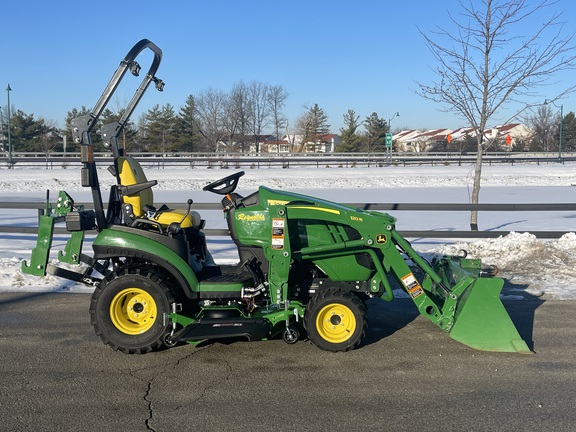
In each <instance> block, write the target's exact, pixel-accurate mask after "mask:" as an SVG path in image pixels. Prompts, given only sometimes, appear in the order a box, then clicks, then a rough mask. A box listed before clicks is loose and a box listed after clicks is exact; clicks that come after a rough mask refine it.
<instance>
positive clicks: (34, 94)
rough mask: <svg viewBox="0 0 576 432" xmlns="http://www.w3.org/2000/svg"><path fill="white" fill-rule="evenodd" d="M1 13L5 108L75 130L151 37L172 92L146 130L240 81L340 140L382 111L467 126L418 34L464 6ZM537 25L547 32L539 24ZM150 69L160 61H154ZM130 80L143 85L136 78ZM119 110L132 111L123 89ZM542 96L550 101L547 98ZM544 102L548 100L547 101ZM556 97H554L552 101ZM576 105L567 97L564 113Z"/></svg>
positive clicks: (117, 4) (147, 99) (64, 8)
mask: <svg viewBox="0 0 576 432" xmlns="http://www.w3.org/2000/svg"><path fill="white" fill-rule="evenodd" d="M5 3H7V4H5V5H3V6H2V8H1V9H0V12H1V14H0V29H1V30H0V89H1V90H3V91H2V92H0V106H2V107H4V106H5V105H6V103H7V97H6V91H5V89H6V86H7V84H8V83H9V84H10V86H11V88H12V92H11V93H10V101H11V105H12V106H13V107H14V108H16V109H21V110H22V111H24V112H26V113H28V114H32V113H33V114H34V116H35V117H43V118H45V119H48V120H52V121H55V122H57V124H58V125H59V126H60V127H63V126H64V118H65V117H66V113H67V112H68V111H70V110H71V109H72V108H75V107H76V108H80V107H81V106H83V105H84V106H86V107H88V108H91V107H92V106H93V105H94V104H95V103H96V101H97V99H98V97H99V96H100V93H101V91H102V90H103V89H104V87H105V86H106V84H107V83H108V81H109V79H110V77H111V76H112V74H113V72H114V71H115V70H116V68H117V67H118V64H119V62H120V60H121V59H122V58H123V57H124V55H125V54H126V53H127V52H128V50H129V49H130V48H131V47H132V45H133V44H134V43H136V42H137V41H138V40H140V39H142V38H147V39H150V40H151V41H152V42H154V43H155V44H157V45H158V46H159V47H160V48H161V49H162V50H163V53H164V57H163V60H162V64H161V65H160V68H159V71H158V73H157V76H158V77H160V78H162V79H163V80H164V82H165V83H166V87H165V91H164V92H163V93H159V92H157V91H156V90H154V89H153V88H150V90H149V91H148V92H147V93H146V95H145V96H144V98H143V99H142V102H141V103H140V106H139V109H138V110H137V112H136V113H135V118H134V120H136V119H137V117H138V115H139V114H141V113H142V112H143V111H146V110H147V109H149V108H151V107H152V106H153V105H154V104H160V105H164V104H166V103H170V104H172V105H173V106H174V107H175V108H176V109H178V108H179V107H180V106H182V105H183V104H184V102H185V100H186V98H187V97H188V95H190V94H195V93H198V92H199V91H202V90H205V89H207V88H208V87H213V88H216V89H221V90H224V91H228V90H230V88H231V87H232V85H233V84H234V83H235V82H239V81H240V80H243V81H245V82H249V81H252V80H256V81H262V82H265V83H269V84H272V85H275V84H281V85H282V86H283V87H284V88H285V89H286V90H287V91H288V93H289V97H288V100H287V105H286V109H285V112H286V114H287V116H288V118H289V120H290V122H291V123H294V122H295V120H296V118H297V117H298V116H299V115H300V114H302V113H303V112H304V110H305V108H304V107H305V106H306V105H307V106H311V105H313V104H315V103H317V104H318V105H319V106H320V107H321V108H323V109H324V111H325V112H326V113H327V114H328V116H329V119H330V124H331V125H332V128H331V129H332V132H335V133H338V129H339V128H340V127H342V116H343V114H344V113H346V111H347V110H348V109H353V110H355V111H356V113H357V114H359V115H360V116H361V119H364V118H365V117H366V116H368V115H369V114H370V113H372V112H377V113H378V115H379V116H380V117H382V118H384V119H386V120H388V119H390V118H391V117H392V115H393V114H394V113H395V112H399V113H400V117H395V118H394V119H393V120H392V127H393V129H396V128H399V127H405V128H437V127H438V128H440V127H448V128H453V129H454V128H457V127H460V126H465V124H464V121H463V120H462V119H460V118H458V117H457V116H456V115H455V114H452V113H445V112H441V111H439V108H440V107H438V106H436V105H434V104H433V103H432V102H429V101H426V100H424V99H422V98H421V97H420V96H418V95H416V94H415V92H414V91H415V89H416V87H417V85H416V82H431V80H432V79H433V75H432V74H431V68H432V67H434V65H435V62H434V59H433V58H432V56H431V54H430V53H429V51H428V49H427V47H426V45H425V43H424V39H423V37H422V36H421V35H420V34H419V32H418V29H421V30H422V31H424V32H426V33H429V32H430V31H432V30H434V28H435V26H436V25H438V26H441V27H444V28H448V27H449V20H448V11H451V12H453V13H454V12H457V11H459V10H460V8H459V2H458V0H438V1H385V0H365V1H363V0H359V1H357V2H352V1H349V0H348V1H340V0H304V1H302V0H291V1H274V0H268V1H257V0H243V1H242V0H236V1H234V0H221V1H210V0H203V1H198V0H189V1H166V2H159V1H147V0H143V1H138V2H133V1H118V0H116V1H108V0H101V1H98V2H78V1H67V0H65V1H52V2H46V1H26V0H20V1H9V2H5ZM557 7H558V9H559V10H564V16H563V19H564V20H565V21H566V22H567V23H566V28H567V30H568V31H569V32H574V31H575V30H576V2H573V1H572V0H560V1H559V3H558V5H557ZM535 25H537V22H535ZM139 62H140V64H141V65H142V67H143V69H144V70H147V68H148V65H149V63H148V62H147V60H146V56H144V55H142V56H141V57H140V58H139ZM575 76H576V72H574V71H572V72H571V73H564V74H562V75H560V76H558V81H559V83H558V85H557V86H551V88H549V89H548V90H547V91H549V92H550V95H552V94H553V93H554V90H555V89H556V87H568V86H570V85H573V84H574V81H575V79H574V77H575ZM125 81H130V82H132V81H133V82H134V84H138V83H139V80H136V79H135V78H132V77H131V76H127V77H126V79H125ZM117 93H118V94H117V95H116V97H115V99H114V100H113V101H112V102H111V103H110V107H111V108H114V106H115V105H118V104H120V105H122V104H124V103H126V102H127V101H128V100H129V99H130V98H131V96H132V93H131V88H130V87H129V86H126V88H124V87H121V88H120V89H119V91H118V92H117ZM540 96H542V95H540ZM540 96H539V97H540ZM544 96H545V97H547V94H546V95H544ZM575 101H576V98H575V97H574V96H571V97H569V98H566V99H564V100H563V101H562V102H561V103H563V104H564V112H565V113H567V112H568V111H574V110H575V109H576V108H575V106H576V104H575Z"/></svg>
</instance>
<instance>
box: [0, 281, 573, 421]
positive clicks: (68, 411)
mask: <svg viewBox="0 0 576 432" xmlns="http://www.w3.org/2000/svg"><path fill="white" fill-rule="evenodd" d="M89 300H90V296H89V295H88V294H73V293H49V294H46V293H45V294H37V293H26V292H24V293H2V294H0V377H1V378H0V379H1V384H0V429H1V430H6V431H92V430H94V431H96V430H97V431H123V432H130V431H157V432H161V431H192V430H193V431H249V430H250V431H271V430H274V431H330V430H351V431H417V430H426V431H446V430H450V431H464V430H465V431H510V430H522V431H543V430H547V431H557V432H562V431H573V430H574V425H575V424H576V410H575V409H574V403H575V402H574V401H575V400H576V390H575V389H576V382H575V381H576V301H542V300H539V299H529V300H523V301H509V302H505V305H506V308H507V309H508V311H509V313H510V315H511V317H512V319H513V320H514V322H515V323H516V325H517V327H518V328H519V331H520V333H521V335H522V336H523V338H524V339H525V340H526V341H527V342H528V345H529V346H530V347H531V348H533V349H534V351H535V354H531V355H521V354H508V353H490V352H482V351H476V350H473V349H471V348H468V347H466V346H464V345H461V344H460V343H458V342H456V341H454V340H452V339H450V337H449V335H447V334H446V333H444V332H442V331H441V330H439V329H438V328H436V327H435V326H434V325H433V324H432V323H430V322H429V321H428V320H427V319H425V318H423V317H421V316H419V315H418V313H417V311H416V310H415V308H414V307H413V305H412V304H411V302H410V301H409V300H402V299H400V300H395V301H393V302H391V303H385V302H374V303H371V307H370V310H369V317H370V330H369V333H368V337H367V338H366V341H365V343H364V344H363V345H362V346H361V347H360V348H359V349H356V350H354V351H351V352H347V353H329V352H324V351H321V350H319V349H318V348H316V347H314V346H313V345H312V344H310V343H309V342H307V341H300V342H298V343H296V344H294V345H287V344H285V343H284V342H282V341H281V340H272V341H262V342H229V343H211V344H201V345H199V346H192V345H183V346H179V347H176V348H173V349H170V350H166V351H162V352H156V353H152V354H145V355H125V354H121V353H118V352H114V351H112V350H111V349H110V348H109V347H107V346H105V345H103V344H102V343H101V342H100V339H99V338H98V337H97V336H95V335H94V332H93V329H92V327H91V325H90V321H89V316H88V305H89Z"/></svg>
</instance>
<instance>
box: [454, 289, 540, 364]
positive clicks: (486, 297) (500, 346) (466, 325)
mask: <svg viewBox="0 0 576 432" xmlns="http://www.w3.org/2000/svg"><path fill="white" fill-rule="evenodd" d="M503 284H504V281H503V280H502V279H497V278H494V279H491V278H478V279H476V281H475V282H474V283H473V284H472V285H470V286H469V287H468V288H466V290H465V292H463V293H462V295H461V297H460V298H459V299H458V303H457V306H456V313H455V314H454V325H453V327H452V329H451V330H450V336H451V337H452V339H455V340H457V341H459V342H461V343H463V344H464V345H468V346H470V347H472V348H476V349H478V350H483V351H499V352H518V353H521V354H530V353H531V352H532V351H530V349H529V348H528V346H527V345H526V342H524V340H522V338H521V337H520V334H519V333H518V330H517V329H516V327H515V326H514V323H513V322H512V320H511V319H510V316H509V315H508V312H507V311H506V309H505V308H504V305H503V304H502V301H501V300H500V291H501V290H502V286H503Z"/></svg>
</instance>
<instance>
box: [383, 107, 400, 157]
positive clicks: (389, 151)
mask: <svg viewBox="0 0 576 432" xmlns="http://www.w3.org/2000/svg"><path fill="white" fill-rule="evenodd" d="M394 117H400V113H399V112H398V111H396V112H395V113H394V114H392V117H390V120H388V134H390V143H389V144H388V143H386V154H387V159H388V161H389V162H390V160H392V119H393V118H394Z"/></svg>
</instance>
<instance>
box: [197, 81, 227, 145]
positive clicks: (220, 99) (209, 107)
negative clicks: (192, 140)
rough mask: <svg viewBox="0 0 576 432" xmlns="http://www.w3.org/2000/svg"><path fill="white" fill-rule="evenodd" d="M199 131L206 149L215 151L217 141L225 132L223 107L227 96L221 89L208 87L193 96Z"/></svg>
mask: <svg viewBox="0 0 576 432" xmlns="http://www.w3.org/2000/svg"><path fill="white" fill-rule="evenodd" d="M194 99H195V101H196V113H197V119H198V122H199V123H200V124H199V132H200V134H201V135H202V137H203V138H204V139H205V140H206V143H207V147H208V149H207V150H208V151H210V152H217V151H218V150H219V149H218V143H219V142H220V141H221V140H222V138H223V137H224V135H225V134H226V129H225V127H224V109H225V106H226V100H227V96H226V94H225V93H224V92H223V91H221V90H216V89H213V88H208V89H207V90H204V91H202V92H200V93H199V94H198V95H197V96H195V97H194Z"/></svg>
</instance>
